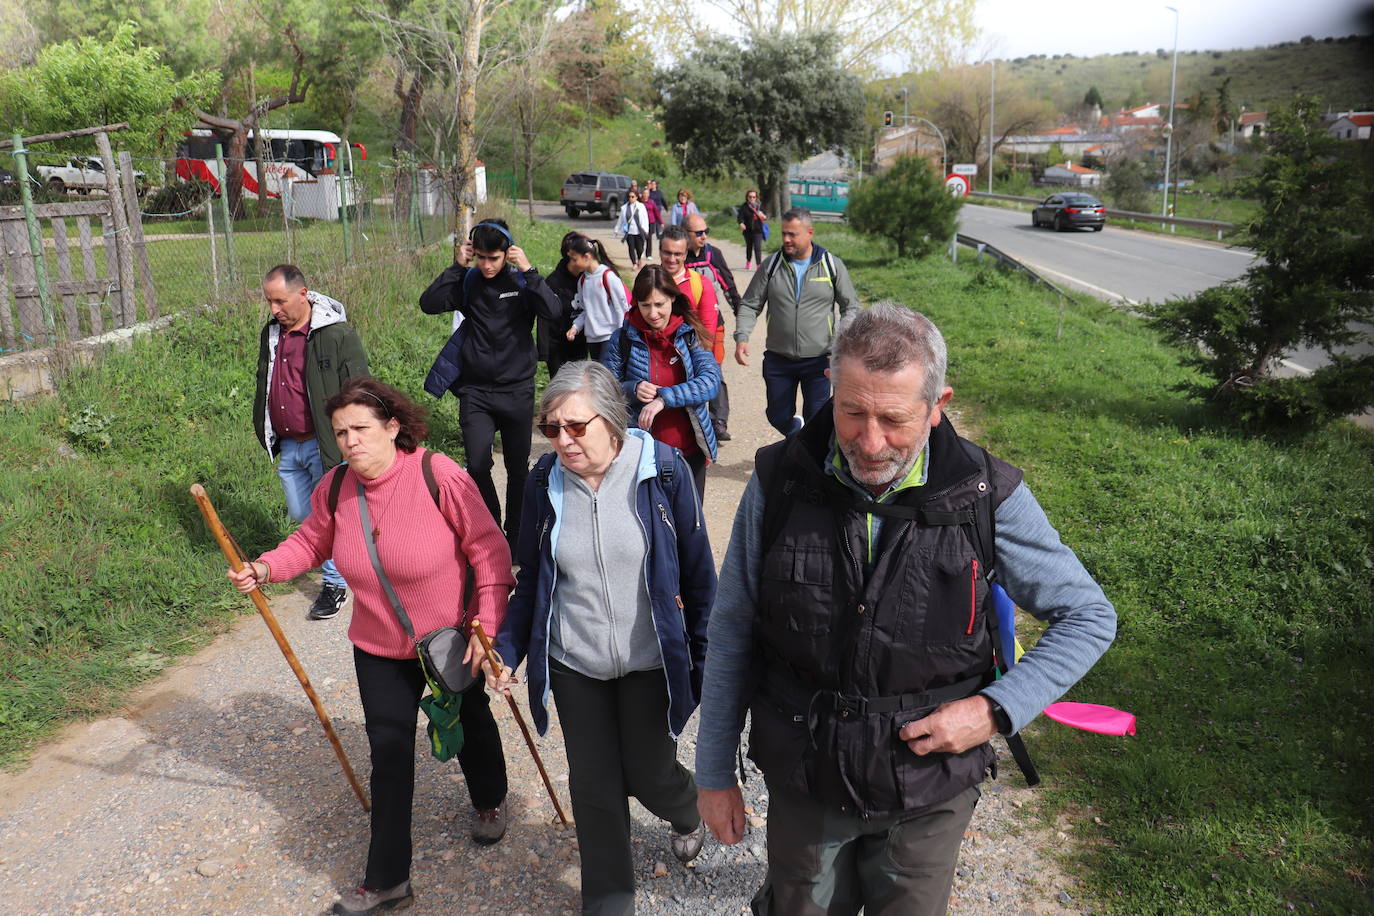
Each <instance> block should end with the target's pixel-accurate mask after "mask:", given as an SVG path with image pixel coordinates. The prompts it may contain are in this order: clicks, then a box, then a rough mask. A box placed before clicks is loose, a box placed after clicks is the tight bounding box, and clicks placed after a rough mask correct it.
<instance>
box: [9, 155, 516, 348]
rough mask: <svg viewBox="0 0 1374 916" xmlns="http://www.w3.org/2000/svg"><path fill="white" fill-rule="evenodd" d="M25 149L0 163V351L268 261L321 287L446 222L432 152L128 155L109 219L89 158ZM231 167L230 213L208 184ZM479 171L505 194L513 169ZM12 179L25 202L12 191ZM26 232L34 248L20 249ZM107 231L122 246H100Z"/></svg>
mask: <svg viewBox="0 0 1374 916" xmlns="http://www.w3.org/2000/svg"><path fill="white" fill-rule="evenodd" d="M121 156H124V157H126V156H127V154H121ZM16 158H17V157H16ZM26 158H27V163H26V166H27V168H26V169H18V168H16V167H14V166H12V165H10V164H9V163H2V164H0V165H3V166H4V168H5V169H6V170H7V171H9V172H11V173H13V175H14V180H13V181H10V182H3V181H0V243H2V245H0V248H2V249H3V250H0V255H3V257H0V347H3V349H4V350H5V351H15V350H26V349H33V348H36V347H42V346H48V345H51V344H55V343H61V342H64V341H71V340H76V339H80V338H82V337H86V336H91V335H93V334H99V333H102V332H103V331H108V330H111V329H112V328H118V327H125V326H128V325H131V324H134V323H137V322H138V321H144V320H147V319H149V318H152V317H156V316H157V315H159V314H168V313H174V312H178V311H181V310H184V309H186V308H189V307H193V306H197V305H201V304H204V303H216V302H222V301H226V300H228V299H231V298H240V297H242V296H243V295H244V294H245V293H251V292H252V291H255V290H256V289H257V287H258V284H259V283H260V282H261V279H262V276H263V274H264V273H266V271H267V270H268V269H270V268H271V267H272V266H273V265H275V264H280V263H293V264H296V265H297V266H299V267H300V268H301V270H302V271H303V272H304V273H305V275H306V276H307V277H308V278H310V280H311V282H312V284H314V283H320V284H321V285H324V283H327V282H328V279H329V277H330V275H331V274H333V273H334V272H336V271H338V270H340V269H341V268H343V267H345V266H348V265H359V264H367V263H374V262H376V263H380V262H382V261H385V260H386V259H388V258H391V257H394V255H395V254H396V253H397V252H400V251H413V250H415V249H417V248H420V247H423V246H426V245H429V244H432V243H434V242H437V241H439V240H441V239H444V238H445V237H447V236H448V235H449V233H451V232H452V231H453V229H452V227H453V224H454V211H453V203H452V201H453V195H452V194H451V193H450V191H449V188H448V186H447V184H446V181H445V176H446V174H447V170H446V166H447V163H445V162H442V161H441V162H439V163H424V162H415V161H410V162H407V161H401V160H378V159H375V158H374V159H370V160H361V159H355V160H354V161H352V162H351V163H347V162H339V163H338V166H339V167H338V168H337V169H333V168H322V169H317V170H316V171H315V172H313V173H311V172H307V171H306V170H305V169H304V168H302V167H301V165H302V163H301V161H299V160H296V161H293V160H289V159H282V160H276V161H271V160H269V161H268V162H267V163H266V165H265V168H263V169H262V173H263V175H264V176H265V180H264V181H263V182H262V183H261V184H259V181H258V177H259V175H258V163H257V162H256V161H249V162H248V163H247V164H246V167H245V163H243V162H241V161H240V162H239V163H237V164H235V163H234V162H232V161H227V162H226V163H225V165H224V166H223V167H221V166H220V165H219V163H218V162H217V161H216V160H213V159H207V160H196V159H189V158H182V159H146V158H145V159H140V158H133V159H131V160H129V165H130V168H131V172H132V174H131V176H129V177H128V178H127V179H126V178H125V176H124V175H123V174H122V167H121V166H120V165H118V164H116V168H115V172H116V181H117V182H118V184H119V185H120V186H121V190H123V191H124V193H122V194H119V195H116V196H117V197H123V196H127V197H128V198H129V200H130V201H132V205H131V206H130V205H128V204H126V206H124V207H123V210H122V212H123V215H124V218H123V219H122V220H120V219H118V218H116V217H117V214H115V213H114V212H113V211H116V210H119V209H120V208H118V207H112V206H111V199H110V196H109V193H108V191H107V180H106V173H105V170H104V168H103V167H102V163H101V160H100V157H98V156H74V155H72V154H69V153H56V152H51V151H45V150H43V149H42V148H36V149H33V150H29V151H27V152H26ZM117 162H118V158H117ZM307 165H308V163H307ZM235 168H238V169H241V170H242V171H241V175H242V184H243V188H244V192H243V195H242V200H241V203H240V206H239V212H238V213H237V214H236V215H232V214H231V213H230V207H229V200H228V197H227V195H225V194H221V193H220V191H221V190H225V189H227V184H228V182H227V181H221V177H222V176H223V175H224V174H225V173H226V172H227V171H228V172H232V171H233V170H234V169H235ZM24 172H27V175H25V174H24ZM3 177H4V176H3V175H0V179H3ZM492 177H493V178H494V179H496V187H493V188H491V189H490V190H491V192H492V193H491V196H500V197H506V196H508V195H510V194H513V187H514V182H513V180H512V179H513V176H510V175H503V176H492ZM26 178H27V183H28V190H29V192H30V193H29V195H28V196H29V198H30V200H29V203H28V205H27V206H25V205H24V204H23V202H22V201H21V195H20V193H19V190H18V185H19V184H20V183H21V182H23V181H24V180H25V179H26ZM222 186H223V187H222ZM481 190H482V183H480V182H479V192H480V191H481ZM259 191H264V192H265V193H263V194H261V195H260V194H259V193H258V192H259ZM231 216H232V218H231ZM35 233H36V235H37V236H38V247H39V248H40V249H41V251H42V258H41V259H35V258H34V257H33V255H32V249H33V247H34V246H33V242H32V238H31V236H33V235H34V234H35ZM120 236H123V238H125V239H128V240H129V241H130V242H131V244H130V245H128V246H123V245H117V244H114V242H115V241H116V240H119V241H122V239H120ZM126 249H127V251H126ZM126 261H127V263H125V262H126ZM322 281H323V282H322ZM125 289H129V290H130V292H129V293H128V294H127V295H125V294H124V292H123V290H125Z"/></svg>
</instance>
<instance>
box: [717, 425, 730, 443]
mask: <svg viewBox="0 0 1374 916" xmlns="http://www.w3.org/2000/svg"><path fill="white" fill-rule="evenodd" d="M716 441H717V442H729V441H730V430H729V429H727V428H726V426H725V424H724V423H717V424H716Z"/></svg>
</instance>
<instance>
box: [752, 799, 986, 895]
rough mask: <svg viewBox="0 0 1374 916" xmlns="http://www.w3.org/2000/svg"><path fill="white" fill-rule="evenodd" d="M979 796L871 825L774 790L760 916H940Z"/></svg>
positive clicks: (875, 820)
mask: <svg viewBox="0 0 1374 916" xmlns="http://www.w3.org/2000/svg"><path fill="white" fill-rule="evenodd" d="M980 796H981V793H980V792H979V791H978V787H977V786H970V787H969V788H967V789H965V790H964V791H963V792H961V793H960V794H958V795H956V796H955V797H954V798H952V799H950V800H949V801H945V802H941V803H939V804H936V805H931V806H929V807H927V808H921V809H919V810H917V811H909V812H904V813H902V814H899V815H892V816H890V817H871V818H868V819H867V820H864V819H862V818H859V817H857V816H854V815H852V814H846V813H843V812H840V811H836V810H834V809H833V808H829V807H826V806H824V805H821V804H820V803H818V802H816V801H814V800H813V799H811V798H809V797H806V796H803V795H800V794H798V793H796V792H792V791H789V790H786V789H779V788H776V787H774V786H772V785H770V786H769V787H768V877H767V879H766V880H765V882H764V886H763V887H762V888H761V889H760V890H759V892H758V894H757V895H755V897H754V901H753V908H754V913H755V914H757V916H854V914H856V913H858V912H859V910H860V909H862V910H863V912H864V916H927V914H928V916H940V914H943V913H944V912H945V910H946V908H947V907H948V905H949V891H950V886H951V885H952V884H953V882H954V866H955V863H956V862H957V861H958V859H959V845H960V843H961V842H962V841H963V838H964V830H965V829H966V828H967V827H968V823H969V820H970V819H971V818H972V817H973V809H974V807H975V806H977V804H978V799H979V797H980Z"/></svg>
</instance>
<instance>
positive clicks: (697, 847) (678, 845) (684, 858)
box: [668, 821, 706, 865]
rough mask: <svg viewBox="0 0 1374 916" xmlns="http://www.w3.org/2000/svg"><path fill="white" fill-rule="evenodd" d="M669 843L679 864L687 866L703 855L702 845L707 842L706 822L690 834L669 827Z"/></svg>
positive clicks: (698, 825)
mask: <svg viewBox="0 0 1374 916" xmlns="http://www.w3.org/2000/svg"><path fill="white" fill-rule="evenodd" d="M668 842H669V843H670V844H672V847H673V855H674V856H675V857H676V858H677V860H678V861H679V862H681V863H682V864H683V865H686V864H687V863H688V862H690V861H692V860H693V859H695V858H696V857H697V856H699V855H701V847H702V844H703V843H705V842H706V822H705V821H702V822H701V823H699V824H697V829H695V830H693V831H691V832H690V833H678V832H677V831H676V830H674V829H673V828H672V827H669V828H668Z"/></svg>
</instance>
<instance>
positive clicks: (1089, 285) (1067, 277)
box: [1017, 258, 1140, 307]
mask: <svg viewBox="0 0 1374 916" xmlns="http://www.w3.org/2000/svg"><path fill="white" fill-rule="evenodd" d="M1017 260H1019V261H1020V262H1021V263H1022V264H1025V265H1026V266H1027V267H1029V268H1031V269H1032V270H1034V271H1035V272H1036V273H1046V274H1053V275H1054V276H1056V277H1059V278H1061V279H1064V280H1067V281H1068V282H1069V283H1072V284H1073V285H1075V286H1079V287H1082V288H1084V289H1088V290H1091V291H1092V292H1095V293H1099V294H1101V295H1103V296H1106V297H1107V298H1109V299H1116V300H1118V301H1121V302H1124V303H1126V304H1127V305H1129V306H1131V307H1135V306H1137V305H1139V304H1140V303H1139V302H1136V301H1135V300H1134V299H1132V298H1131V297H1130V296H1123V295H1121V293H1117V292H1113V291H1112V290H1109V289H1104V288H1103V287H1101V286H1098V285H1097V284H1095V283H1089V282H1088V281H1087V280H1080V279H1079V278H1078V277H1075V276H1072V275H1071V274H1066V273H1061V272H1060V271H1057V270H1053V269H1051V268H1049V267H1044V266H1042V265H1040V264H1036V263H1035V262H1034V261H1027V260H1026V259H1025V258H1018V259H1017Z"/></svg>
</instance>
